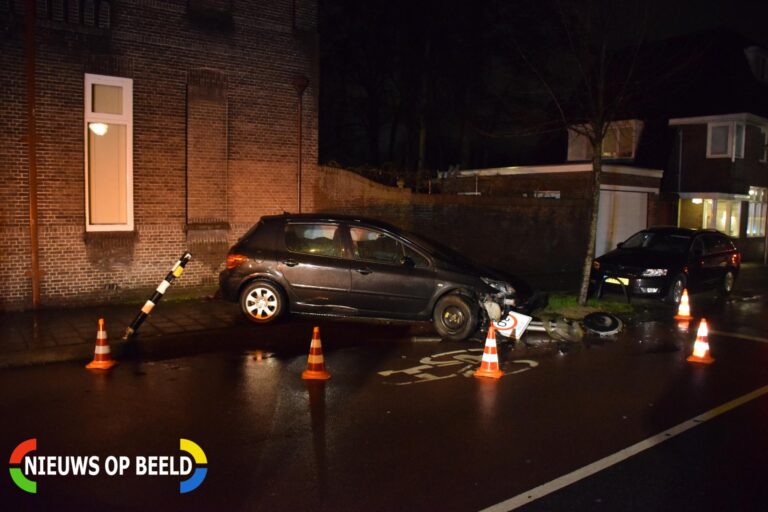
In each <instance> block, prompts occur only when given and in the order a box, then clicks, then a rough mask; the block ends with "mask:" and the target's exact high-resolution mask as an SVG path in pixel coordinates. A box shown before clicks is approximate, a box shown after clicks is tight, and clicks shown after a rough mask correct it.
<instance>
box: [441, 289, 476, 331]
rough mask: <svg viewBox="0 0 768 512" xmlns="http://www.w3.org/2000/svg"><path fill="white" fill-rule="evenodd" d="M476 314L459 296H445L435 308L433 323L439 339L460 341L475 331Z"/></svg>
mask: <svg viewBox="0 0 768 512" xmlns="http://www.w3.org/2000/svg"><path fill="white" fill-rule="evenodd" d="M477 321H478V313H477V311H476V310H474V309H473V308H472V307H471V306H470V305H469V302H468V300H467V299H465V298H464V297H462V296H460V295H446V296H445V297H443V298H442V299H440V300H439V301H438V303H437V305H436V306H435V313H434V317H433V322H434V324H435V330H436V331H437V333H438V334H439V335H440V337H441V338H443V339H445V340H449V341H462V340H465V339H467V338H469V337H470V336H471V335H472V334H473V333H474V332H475V329H477Z"/></svg>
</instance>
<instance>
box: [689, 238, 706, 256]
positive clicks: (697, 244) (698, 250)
mask: <svg viewBox="0 0 768 512" xmlns="http://www.w3.org/2000/svg"><path fill="white" fill-rule="evenodd" d="M691 253H692V254H693V255H694V256H696V257H697V258H698V257H701V256H703V255H704V242H702V241H701V238H697V239H696V240H694V241H693V245H692V246H691Z"/></svg>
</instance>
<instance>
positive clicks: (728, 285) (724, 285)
mask: <svg viewBox="0 0 768 512" xmlns="http://www.w3.org/2000/svg"><path fill="white" fill-rule="evenodd" d="M735 282H736V276H735V275H734V274H733V271H731V270H729V271H727V272H726V273H725V275H724V276H723V281H722V282H721V283H720V292H721V293H723V294H724V295H728V294H729V293H731V291H732V290H733V284H734V283H735Z"/></svg>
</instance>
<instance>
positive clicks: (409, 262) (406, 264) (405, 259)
mask: <svg viewBox="0 0 768 512" xmlns="http://www.w3.org/2000/svg"><path fill="white" fill-rule="evenodd" d="M400 264H401V265H402V266H404V267H408V268H413V267H415V266H416V263H415V262H414V261H413V260H412V259H411V258H410V257H408V256H403V257H402V258H400Z"/></svg>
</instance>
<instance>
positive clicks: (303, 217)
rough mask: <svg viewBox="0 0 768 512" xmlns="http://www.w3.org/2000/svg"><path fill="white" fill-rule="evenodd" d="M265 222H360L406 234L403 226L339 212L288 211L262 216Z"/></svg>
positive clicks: (360, 223)
mask: <svg viewBox="0 0 768 512" xmlns="http://www.w3.org/2000/svg"><path fill="white" fill-rule="evenodd" d="M261 220H263V221H265V222H346V223H348V224H359V225H366V226H372V227H376V228H380V229H383V230H385V231H391V232H393V233H396V234H399V235H404V234H405V233H404V232H403V230H402V229H401V228H398V227H397V226H394V225H392V224H389V223H387V222H384V221H380V220H376V219H371V218H367V217H360V216H357V215H346V214H338V213H288V212H284V213H282V214H280V215H265V216H263V217H262V218H261Z"/></svg>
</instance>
